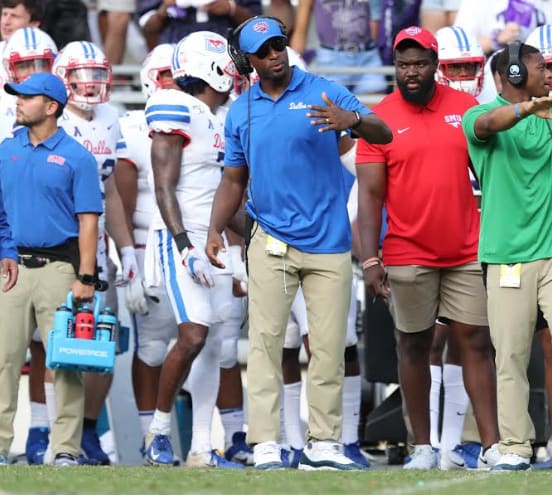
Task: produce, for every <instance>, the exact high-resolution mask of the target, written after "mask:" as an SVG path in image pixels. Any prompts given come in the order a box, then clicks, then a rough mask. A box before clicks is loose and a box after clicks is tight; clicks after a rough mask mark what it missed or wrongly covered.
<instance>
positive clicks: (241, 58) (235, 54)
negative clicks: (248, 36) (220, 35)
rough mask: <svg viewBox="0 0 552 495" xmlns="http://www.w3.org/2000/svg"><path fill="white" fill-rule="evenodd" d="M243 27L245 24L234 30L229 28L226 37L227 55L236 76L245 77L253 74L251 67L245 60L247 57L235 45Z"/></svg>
mask: <svg viewBox="0 0 552 495" xmlns="http://www.w3.org/2000/svg"><path fill="white" fill-rule="evenodd" d="M246 22H247V21H246ZM244 25H245V23H242V24H240V25H239V26H238V27H237V28H236V29H232V28H230V29H229V30H228V36H227V42H228V43H227V46H228V55H230V58H231V59H232V62H234V65H235V66H236V70H237V71H238V74H240V75H241V76H245V75H247V74H251V72H253V67H251V64H250V63H249V60H247V56H246V55H245V53H243V52H242V51H241V50H240V49H239V48H238V46H237V44H236V40H239V36H240V31H241V28H242V27H243V26H244Z"/></svg>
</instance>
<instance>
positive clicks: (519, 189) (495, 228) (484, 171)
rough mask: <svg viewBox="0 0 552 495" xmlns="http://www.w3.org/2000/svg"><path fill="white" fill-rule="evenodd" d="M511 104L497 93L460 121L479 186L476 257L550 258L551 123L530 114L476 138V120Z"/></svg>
mask: <svg viewBox="0 0 552 495" xmlns="http://www.w3.org/2000/svg"><path fill="white" fill-rule="evenodd" d="M504 105H511V103H510V102H508V101H506V100H505V99H504V98H502V97H501V96H497V98H496V99H495V100H494V101H492V102H490V103H486V104H484V105H478V106H476V107H472V108H470V109H469V110H468V111H467V112H466V113H465V115H464V117H463V119H462V126H463V128H464V133H465V134H466V138H467V140H468V151H469V154H470V158H471V160H472V163H473V166H474V168H475V171H476V173H477V176H478V178H479V183H480V186H481V199H482V201H481V232H480V235H479V260H480V261H481V262H484V263H493V264H509V263H518V262H527V261H534V260H538V259H546V258H552V122H551V121H548V120H545V119H541V118H539V117H536V116H535V115H530V116H528V117H527V118H525V119H523V120H521V121H520V122H518V123H517V124H516V125H514V126H513V127H512V128H510V129H508V130H506V131H502V132H498V133H496V134H493V135H491V136H490V137H488V138H487V139H484V140H482V139H479V138H477V137H476V135H475V132H474V126H475V121H476V119H477V118H478V117H479V116H480V115H482V114H484V113H486V112H488V111H489V110H492V109H494V108H497V107H500V106H504Z"/></svg>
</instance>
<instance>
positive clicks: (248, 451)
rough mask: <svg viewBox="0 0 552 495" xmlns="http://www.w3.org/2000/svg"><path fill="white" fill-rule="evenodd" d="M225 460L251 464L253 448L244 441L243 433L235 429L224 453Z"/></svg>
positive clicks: (252, 462)
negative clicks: (230, 442) (230, 443)
mask: <svg viewBox="0 0 552 495" xmlns="http://www.w3.org/2000/svg"><path fill="white" fill-rule="evenodd" d="M224 457H225V458H226V460H227V461H233V462H239V463H241V464H244V465H246V466H252V465H253V464H254V461H253V449H252V448H251V447H250V446H249V445H247V442H246V441H245V433H244V432H243V431H237V432H236V433H234V434H233V435H232V445H230V447H228V449H227V450H226V452H225V453H224Z"/></svg>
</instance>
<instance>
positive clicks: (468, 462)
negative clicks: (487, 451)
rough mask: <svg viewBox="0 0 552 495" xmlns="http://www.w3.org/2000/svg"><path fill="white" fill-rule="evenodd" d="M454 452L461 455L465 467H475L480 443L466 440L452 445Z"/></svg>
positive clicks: (479, 451)
mask: <svg viewBox="0 0 552 495" xmlns="http://www.w3.org/2000/svg"><path fill="white" fill-rule="evenodd" d="M454 450H455V452H457V453H458V454H460V455H461V456H462V459H464V465H465V466H466V468H467V469H477V467H478V464H477V463H478V460H479V454H480V453H481V444H480V443H478V442H466V443H463V444H461V445H457V446H456V447H454Z"/></svg>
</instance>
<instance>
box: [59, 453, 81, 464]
mask: <svg viewBox="0 0 552 495" xmlns="http://www.w3.org/2000/svg"><path fill="white" fill-rule="evenodd" d="M78 465H79V462H78V460H77V458H76V457H75V456H74V455H73V454H66V453H65V452H62V453H60V454H56V456H55V457H54V466H58V467H73V466H78Z"/></svg>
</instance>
